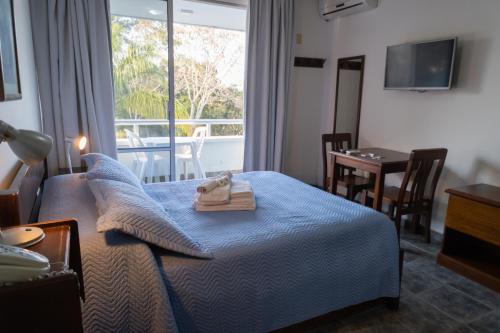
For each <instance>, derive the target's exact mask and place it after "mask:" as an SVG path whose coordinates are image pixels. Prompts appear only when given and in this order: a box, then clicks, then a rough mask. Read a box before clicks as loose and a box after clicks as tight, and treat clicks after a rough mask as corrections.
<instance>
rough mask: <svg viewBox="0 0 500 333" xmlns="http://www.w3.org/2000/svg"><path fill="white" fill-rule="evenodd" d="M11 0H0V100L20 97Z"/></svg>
mask: <svg viewBox="0 0 500 333" xmlns="http://www.w3.org/2000/svg"><path fill="white" fill-rule="evenodd" d="M13 2H14V1H13V0H0V101H7V100H13V99H20V98H21V82H20V80H19V64H18V61H17V44H16V28H15V22H14V5H13Z"/></svg>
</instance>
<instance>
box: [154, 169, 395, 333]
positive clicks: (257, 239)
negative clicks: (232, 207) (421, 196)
mask: <svg viewBox="0 0 500 333" xmlns="http://www.w3.org/2000/svg"><path fill="white" fill-rule="evenodd" d="M235 178H236V179H246V180H248V181H250V182H251V184H252V186H253V188H254V191H255V196H256V200H257V207H258V208H257V210H256V211H253V212H210V213H198V212H196V211H195V210H194V209H193V208H192V201H193V196H194V193H195V187H196V185H197V184H198V183H199V181H188V182H174V183H164V184H152V185H146V186H145V190H146V192H147V193H148V194H149V195H150V196H152V197H153V198H154V199H155V200H157V201H158V202H160V203H161V204H162V205H163V206H164V208H165V209H167V210H168V212H169V213H170V214H171V215H172V216H173V217H174V219H175V220H176V222H177V223H178V224H179V225H180V226H181V228H182V229H183V230H184V231H185V232H186V233H187V234H188V235H190V236H191V237H192V238H193V239H195V240H197V241H199V242H201V243H203V244H204V245H205V246H206V247H207V248H208V249H209V250H210V251H212V252H213V254H214V257H215V259H212V260H200V259H194V258H188V257H185V256H181V255H174V254H172V253H167V252H166V251H163V250H159V249H156V250H155V254H156V257H157V260H158V262H159V266H160V270H161V271H162V274H163V278H164V280H165V284H166V286H167V291H168V294H169V298H170V302H171V305H172V309H173V312H174V314H173V315H174V316H175V320H176V322H177V325H178V328H179V331H180V332H266V331H270V330H274V329H278V328H282V327H286V326H289V325H292V324H294V323H297V322H301V321H304V320H307V319H310V318H313V317H315V316H319V315H322V314H325V313H327V312H330V311H333V310H336V309H340V308H343V307H346V306H349V305H354V304H358V303H361V302H365V301H368V300H372V299H376V298H379V297H397V296H398V295H399V271H398V241H397V236H396V230H395V227H394V224H393V223H392V222H391V221H390V220H389V219H388V218H387V217H386V216H385V215H383V214H381V213H378V212H375V211H373V210H371V209H368V208H365V207H362V206H360V205H358V204H355V203H352V202H349V201H346V200H344V199H342V198H340V197H337V196H333V195H331V194H329V193H326V192H323V191H321V190H318V189H316V188H313V187H311V186H308V185H306V184H304V183H301V182H299V181H297V180H295V179H293V178H290V177H287V176H284V175H282V174H279V173H274V172H254V173H246V174H242V175H238V176H235Z"/></svg>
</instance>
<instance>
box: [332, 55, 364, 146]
mask: <svg viewBox="0 0 500 333" xmlns="http://www.w3.org/2000/svg"><path fill="white" fill-rule="evenodd" d="M365 58H366V57H365V56H364V55H359V56H353V57H346V58H339V59H338V60H337V82H336V84H335V107H334V112H333V133H334V134H335V133H336V132H337V130H336V127H337V111H338V104H339V103H338V100H339V81H340V70H341V69H345V68H342V67H343V66H344V64H347V63H348V62H349V61H351V60H360V68H359V69H358V68H349V69H354V70H359V71H360V75H361V77H360V80H359V91H358V112H357V117H358V119H357V124H356V135H355V136H352V140H353V148H358V143H359V124H360V120H361V101H362V99H363V82H364V76H365V75H364V74H365ZM349 66H350V65H349ZM351 135H352V134H351Z"/></svg>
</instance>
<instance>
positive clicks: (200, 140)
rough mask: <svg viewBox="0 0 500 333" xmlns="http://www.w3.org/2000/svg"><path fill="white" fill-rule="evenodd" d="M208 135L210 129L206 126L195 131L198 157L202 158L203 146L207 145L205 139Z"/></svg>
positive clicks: (194, 136)
mask: <svg viewBox="0 0 500 333" xmlns="http://www.w3.org/2000/svg"><path fill="white" fill-rule="evenodd" d="M207 135H208V128H207V127H206V126H201V127H196V128H195V129H194V131H193V138H194V139H195V142H196V152H194V153H195V154H196V156H197V157H198V158H200V156H201V149H202V148H203V144H204V143H205V138H206V137H207Z"/></svg>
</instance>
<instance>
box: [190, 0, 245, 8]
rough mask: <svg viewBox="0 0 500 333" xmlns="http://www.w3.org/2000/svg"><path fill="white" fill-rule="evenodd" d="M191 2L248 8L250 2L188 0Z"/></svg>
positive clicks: (242, 0) (243, 0)
mask: <svg viewBox="0 0 500 333" xmlns="http://www.w3.org/2000/svg"><path fill="white" fill-rule="evenodd" d="M186 1H190V2H205V3H209V4H214V5H220V6H229V7H240V8H246V7H247V6H248V1H249V0H186Z"/></svg>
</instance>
